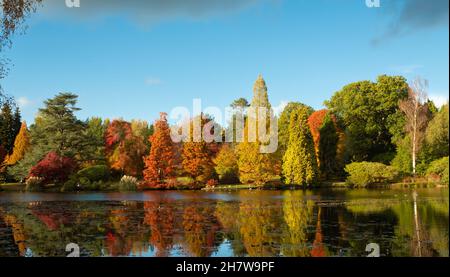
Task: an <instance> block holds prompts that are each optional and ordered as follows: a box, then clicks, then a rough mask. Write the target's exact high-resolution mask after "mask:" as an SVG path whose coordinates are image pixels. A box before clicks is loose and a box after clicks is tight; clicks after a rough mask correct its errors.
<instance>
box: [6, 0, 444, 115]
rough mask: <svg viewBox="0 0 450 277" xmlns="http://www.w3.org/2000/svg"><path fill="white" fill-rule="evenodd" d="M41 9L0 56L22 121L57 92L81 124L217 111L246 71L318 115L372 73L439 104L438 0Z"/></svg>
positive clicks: (246, 83) (55, 5)
mask: <svg viewBox="0 0 450 277" xmlns="http://www.w3.org/2000/svg"><path fill="white" fill-rule="evenodd" d="M46 1H48V3H47V4H45V1H44V5H46V6H45V7H43V8H41V9H38V12H37V13H36V14H35V15H33V16H32V17H31V18H29V20H28V21H27V23H28V29H27V31H26V33H25V34H24V35H20V36H15V37H14V40H13V46H12V48H11V49H9V50H6V51H5V52H4V53H3V55H5V56H6V57H8V58H9V59H10V61H11V64H12V65H11V69H10V73H9V75H8V76H7V77H6V78H5V79H4V80H2V85H3V88H4V90H5V92H6V93H8V94H10V95H12V96H14V97H15V98H16V100H17V101H18V102H19V103H20V105H21V108H22V113H23V117H24V119H25V120H26V121H27V122H28V123H31V122H32V121H33V118H34V115H35V114H36V112H37V110H38V108H39V107H41V106H42V101H43V100H45V99H47V98H51V97H53V96H54V95H55V94H56V93H58V92H63V91H68V92H73V93H76V94H78V95H79V104H78V106H79V107H80V108H82V110H81V111H80V112H79V113H78V116H79V117H80V118H81V119H85V118H87V117H90V116H101V117H104V118H119V117H122V118H124V119H127V120H130V119H133V118H138V119H144V120H148V121H150V122H152V121H153V120H154V119H155V118H157V117H158V114H159V112H160V111H165V112H170V110H171V109H172V108H174V107H176V106H186V107H188V108H190V109H192V108H191V107H192V100H193V98H201V99H202V104H203V107H206V106H218V107H225V106H226V105H228V104H229V103H230V102H232V101H233V100H234V99H236V98H239V97H246V98H247V99H249V100H250V99H251V97H252V86H253V82H254V81H255V80H256V78H257V76H258V74H262V75H263V76H264V78H265V80H266V83H267V86H268V90H269V99H270V101H271V103H272V105H273V106H278V105H280V104H282V103H286V102H288V101H300V102H303V103H306V104H309V105H311V106H312V107H314V108H316V109H319V108H321V107H322V104H323V101H324V100H326V99H329V98H330V97H331V96H332V94H333V93H334V92H336V91H338V90H339V89H340V88H342V86H343V85H345V84H348V83H351V82H354V81H359V80H373V81H374V80H375V79H376V77H377V76H378V75H381V74H389V75H403V76H405V77H407V78H408V80H412V79H413V78H414V77H415V76H417V75H420V76H422V77H423V78H425V79H427V80H428V81H429V84H430V87H429V95H430V96H431V98H432V99H436V100H437V102H445V100H446V99H448V91H449V82H448V74H449V63H448V59H449V54H448V53H449V32H448V1H447V0H444V1H442V0H433V1H425V0H407V1H406V2H404V1H403V2H402V1H395V2H394V0H381V7H380V8H368V7H367V6H366V4H365V0H260V1H258V0H242V1H234V0H229V2H227V1H220V0H211V1H205V0H197V1H180V0H172V1H167V2H165V3H163V2H161V1H158V0H153V1H147V2H144V1H138V0H133V1H122V2H120V1H119V0H110V1H111V2H109V3H107V1H103V2H102V1H100V0H89V1H88V0H84V1H83V0H81V7H80V8H72V9H69V8H67V7H65V6H64V0H46ZM166 3H169V4H166ZM177 3H182V4H180V5H177ZM224 3H226V4H224ZM427 3H428V4H427ZM442 6H446V9H445V11H442V10H443V8H442ZM444 8H445V7H444ZM436 11H440V12H441V13H440V14H439V15H437V14H436Z"/></svg>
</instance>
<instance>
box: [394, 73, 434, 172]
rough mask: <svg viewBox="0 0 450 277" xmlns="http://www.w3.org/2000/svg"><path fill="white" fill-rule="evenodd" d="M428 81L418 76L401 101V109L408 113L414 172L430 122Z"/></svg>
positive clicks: (407, 122)
mask: <svg viewBox="0 0 450 277" xmlns="http://www.w3.org/2000/svg"><path fill="white" fill-rule="evenodd" d="M427 86H428V82H427V81H426V80H423V79H420V78H417V79H416V80H415V81H414V82H413V84H412V87H410V88H409V89H408V98H407V99H404V100H401V101H400V102H399V107H400V110H401V111H402V112H403V113H404V114H405V115H406V125H405V128H406V131H407V132H408V134H409V135H410V138H411V145H410V150H411V158H412V161H411V162H412V172H413V174H415V173H416V160H417V153H418V151H419V150H420V147H421V146H422V141H423V138H424V134H425V130H426V127H427V123H428V105H427V104H426V100H427V98H428V97H427V92H426V89H427Z"/></svg>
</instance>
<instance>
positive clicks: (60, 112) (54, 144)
mask: <svg viewBox="0 0 450 277" xmlns="http://www.w3.org/2000/svg"><path fill="white" fill-rule="evenodd" d="M77 98H78V96H77V95H75V94H72V93H59V94H57V95H56V96H55V97H54V98H51V99H48V100H46V101H45V102H44V104H45V106H44V108H41V109H39V113H38V116H37V117H36V118H35V122H34V124H33V125H31V126H30V137H31V149H30V151H28V152H27V153H26V154H25V157H24V158H23V159H22V160H21V161H19V162H18V163H17V164H16V165H15V166H13V167H11V168H9V169H8V172H9V174H10V175H12V176H13V177H14V178H15V179H17V180H21V179H24V178H26V176H27V175H28V172H29V171H30V169H31V167H32V166H34V165H36V164H37V163H38V162H39V161H40V160H41V159H42V158H44V156H45V155H47V153H49V152H52V151H54V152H56V153H57V154H58V155H59V156H61V157H68V158H74V159H76V160H77V161H82V158H83V155H81V153H85V152H86V147H87V145H89V144H90V143H91V142H90V141H89V139H87V138H86V136H85V135H84V130H85V127H86V126H85V124H83V122H81V121H80V120H78V119H77V118H76V116H75V112H76V111H79V110H80V109H79V108H77V107H76V102H77Z"/></svg>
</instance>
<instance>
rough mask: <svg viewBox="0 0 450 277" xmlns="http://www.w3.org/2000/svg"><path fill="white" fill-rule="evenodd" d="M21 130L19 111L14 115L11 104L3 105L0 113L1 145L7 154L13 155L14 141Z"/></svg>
mask: <svg viewBox="0 0 450 277" xmlns="http://www.w3.org/2000/svg"><path fill="white" fill-rule="evenodd" d="M18 121H19V122H18ZM17 122H18V123H17ZM19 129H20V112H19V110H18V109H16V111H15V113H13V111H12V106H11V104H10V102H5V103H3V106H2V109H1V111H0V144H1V145H3V147H4V149H5V151H6V153H7V154H11V152H12V149H13V147H14V140H15V139H16V136H17V134H18V132H19Z"/></svg>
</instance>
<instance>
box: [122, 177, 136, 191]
mask: <svg viewBox="0 0 450 277" xmlns="http://www.w3.org/2000/svg"><path fill="white" fill-rule="evenodd" d="M137 186H138V180H137V179H136V178H135V177H133V176H127V175H125V176H123V177H122V179H120V183H119V190H120V191H136V190H137Z"/></svg>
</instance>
